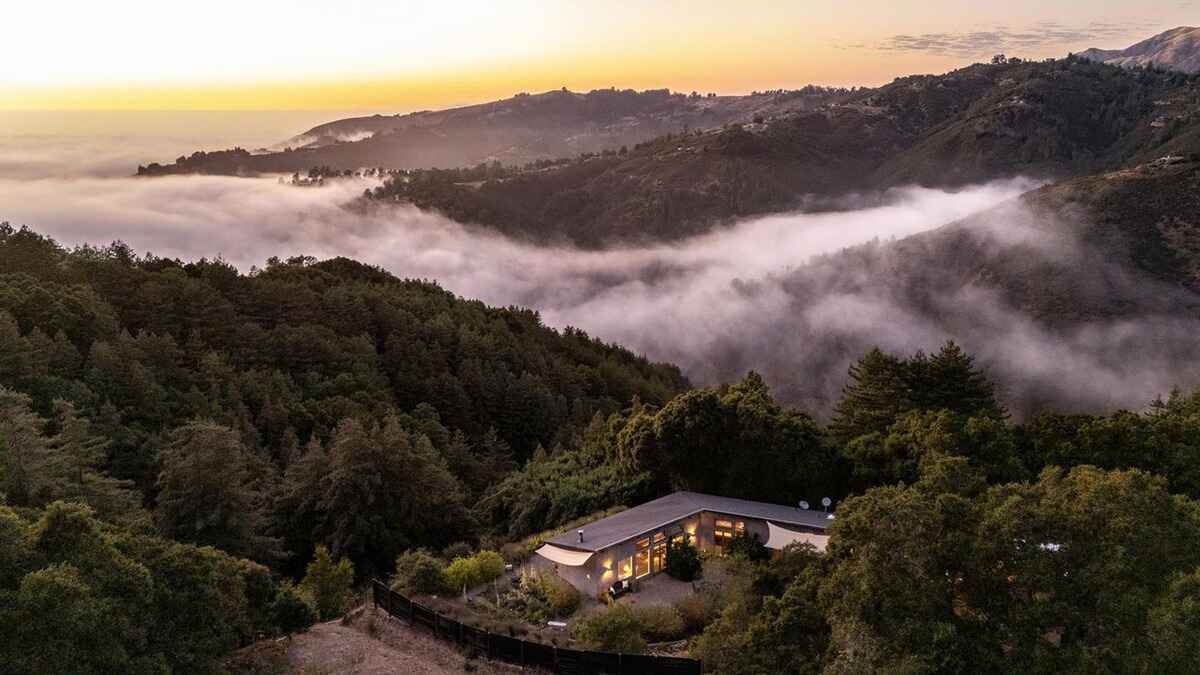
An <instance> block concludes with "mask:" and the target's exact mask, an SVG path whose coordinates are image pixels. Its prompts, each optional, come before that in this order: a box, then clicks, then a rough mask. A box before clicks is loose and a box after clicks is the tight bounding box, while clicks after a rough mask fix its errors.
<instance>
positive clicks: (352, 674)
mask: <svg viewBox="0 0 1200 675" xmlns="http://www.w3.org/2000/svg"><path fill="white" fill-rule="evenodd" d="M351 616H352V617H353V618H352V619H351V620H350V621H348V622H346V621H344V620H337V621H330V622H327V623H321V624H317V625H315V626H313V627H312V628H310V629H309V630H308V631H307V632H305V633H301V634H298V635H295V636H293V637H291V638H290V639H284V640H279V641H269V642H266V643H259V644H257V645H254V646H252V647H249V648H247V649H246V650H243V651H242V652H240V653H239V654H238V655H237V656H236V657H235V658H234V659H233V660H232V661H231V663H230V671H231V672H234V673H240V674H245V675H249V674H250V673H254V674H256V675H258V674H261V675H266V674H268V673H270V674H272V675H275V674H283V673H297V674H300V675H334V674H337V675H342V674H345V675H392V674H394V673H396V674H398V673H404V674H406V675H409V674H410V675H449V674H451V673H454V674H455V675H458V674H460V673H463V672H475V673H480V674H481V675H499V674H501V673H504V674H506V675H512V674H514V673H519V672H525V673H529V672H531V671H529V670H522V669H521V668H519V667H516V666H510V665H507V664H503V663H497V662H492V661H488V660H486V659H484V658H471V659H468V658H467V656H466V655H464V653H463V652H461V651H459V650H458V649H457V647H456V646H455V645H453V644H450V643H447V642H444V641H442V640H439V639H437V638H435V637H434V636H433V635H430V634H429V633H428V632H425V631H422V630H420V629H417V628H411V627H409V626H406V625H404V624H403V623H401V622H399V621H396V620H395V619H392V618H390V617H388V616H387V615H386V614H385V613H383V612H381V611H377V610H375V609H374V608H373V607H370V606H367V607H363V608H360V609H358V610H355V611H354V612H352V613H351Z"/></svg>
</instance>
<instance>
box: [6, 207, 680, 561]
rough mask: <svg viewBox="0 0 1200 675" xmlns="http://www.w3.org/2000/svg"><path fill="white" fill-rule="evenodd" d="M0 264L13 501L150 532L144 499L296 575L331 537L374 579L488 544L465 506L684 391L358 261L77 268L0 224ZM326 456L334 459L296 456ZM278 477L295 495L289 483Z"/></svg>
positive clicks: (81, 256) (190, 535)
mask: <svg viewBox="0 0 1200 675" xmlns="http://www.w3.org/2000/svg"><path fill="white" fill-rule="evenodd" d="M0 270H2V271H3V272H2V273H0V388H2V389H3V390H4V391H5V393H4V394H3V395H2V396H0V405H3V406H4V414H3V415H0V423H3V424H5V425H6V427H5V428H6V429H7V430H8V431H6V432H5V433H6V434H7V436H8V438H10V439H11V441H12V442H11V443H8V444H3V445H0V492H3V493H4V494H5V495H6V499H7V501H8V503H11V504H15V505H19V506H31V507H37V506H42V505H44V504H46V503H48V502H49V501H51V500H54V499H72V500H82V501H86V502H87V503H89V504H91V505H92V506H94V507H95V508H96V509H97V512H98V514H99V515H100V517H102V518H104V519H105V520H110V521H113V522H118V521H119V522H121V523H122V524H131V525H132V524H135V523H136V522H137V521H138V520H140V519H143V518H144V514H143V513H141V512H140V509H139V508H136V507H139V505H140V503H141V502H142V501H143V499H142V494H139V493H138V492H136V491H134V490H132V489H130V488H131V487H133V486H136V488H138V489H140V490H141V492H142V493H144V494H145V495H146V502H147V503H149V504H158V505H159V506H160V507H162V509H161V510H162V513H156V514H155V520H156V521H157V522H158V523H159V525H160V527H162V528H163V531H164V532H165V533H169V534H170V535H171V536H177V537H180V538H182V539H183V540H185V541H191V542H197V543H205V544H209V543H211V544H214V545H217V546H221V547H224V548H226V549H228V550H230V551H232V552H236V553H238V554H239V555H252V556H254V557H256V558H257V559H262V560H268V559H271V558H272V555H273V554H275V553H277V552H279V548H280V546H278V545H276V544H277V542H273V541H270V538H269V537H266V533H267V530H268V528H267V527H266V525H270V528H269V529H270V530H273V534H277V535H279V536H281V537H282V542H278V543H282V544H283V546H282V548H284V549H286V551H287V552H289V553H290V554H291V555H292V557H291V558H289V559H288V560H287V561H286V563H285V564H284V565H283V569H284V570H285V571H288V572H291V573H299V572H300V571H301V570H302V567H303V564H304V563H305V562H306V561H307V559H308V558H309V556H310V555H311V552H312V551H313V550H314V548H315V546H316V545H317V544H326V545H327V546H330V547H331V549H332V550H333V551H334V552H335V553H336V554H338V555H349V556H351V558H352V559H353V560H354V562H355V563H356V564H357V565H358V566H359V569H360V570H361V571H362V572H363V573H372V572H375V571H379V570H383V569H385V567H386V566H388V565H389V564H390V563H391V562H392V561H393V560H395V558H396V556H397V555H399V553H400V552H401V551H403V550H405V549H407V548H410V547H412V546H422V545H423V546H432V547H435V548H439V549H440V548H441V547H442V546H445V545H446V544H449V543H450V542H452V541H455V540H463V539H467V540H470V539H474V538H475V537H476V536H478V534H480V533H479V532H478V531H477V529H476V528H477V525H476V523H475V522H474V521H473V520H472V519H471V518H470V517H469V516H468V514H466V513H465V512H464V511H463V507H462V506H461V505H460V504H458V503H457V502H460V501H464V500H467V499H470V500H474V499H476V498H477V497H479V496H480V494H481V493H482V492H484V491H485V490H486V489H488V488H490V487H491V486H493V485H495V484H496V483H498V482H500V481H501V480H502V478H503V477H504V476H505V475H506V474H508V473H509V472H511V471H512V470H513V469H514V468H515V466H516V464H517V462H521V461H524V460H526V459H527V458H528V457H530V456H531V455H532V454H533V453H534V452H535V451H536V449H537V448H539V447H552V446H554V445H556V444H560V443H571V442H572V441H573V440H574V439H575V438H576V435H577V433H578V431H579V430H580V429H582V428H583V427H584V426H586V425H587V424H588V422H589V420H591V419H592V417H593V416H594V415H596V414H597V413H599V414H601V415H607V414H611V413H614V412H616V411H618V410H620V409H621V407H622V406H624V405H626V404H627V403H628V402H629V401H630V400H631V399H632V398H633V397H634V396H640V397H641V398H643V399H644V400H647V401H653V402H655V403H656V404H661V403H663V402H665V401H666V400H667V399H669V398H670V396H672V395H673V394H674V393H675V392H678V391H680V390H682V389H683V388H685V387H686V386H687V383H686V380H684V379H683V378H682V376H681V375H680V374H679V371H678V369H676V368H674V367H671V366H665V365H657V364H652V363H650V362H648V361H646V360H645V359H642V358H638V357H636V356H634V355H633V354H631V353H629V352H628V351H626V350H623V349H621V348H619V347H615V346H612V345H606V344H603V343H601V342H599V341H596V340H593V339H591V338H590V337H588V336H587V335H585V334H583V333H582V332H580V331H576V330H567V331H563V332H558V331H554V330H551V329H549V328H547V327H545V326H543V325H542V323H541V320H540V317H538V315H537V313H536V312H532V311H526V310H520V309H516V308H511V309H492V308H488V307H486V306H484V305H483V304H481V303H478V302H471V301H465V300H461V299H459V298H457V297H455V296H453V295H452V294H450V293H447V292H446V291H444V290H442V289H440V288H438V287H437V286H436V285H433V284H430V283H425V282H418V281H402V280H399V279H396V278H395V277H392V276H391V275H389V274H387V273H386V272H383V271H382V270H379V269H376V268H372V267H368V266H365V265H361V264H358V263H355V262H352V261H349V260H345V259H335V260H328V261H323V262H318V261H316V260H314V259H312V258H306V257H297V258H293V259H289V260H285V261H284V260H278V259H273V260H271V261H269V262H268V264H267V266H266V267H265V268H264V269H259V270H254V271H253V273H251V274H240V273H238V271H237V270H236V269H234V268H233V267H232V266H230V265H228V264H227V263H224V262H222V261H220V260H198V261H193V262H183V261H177V260H169V259H162V258H156V257H154V256H149V255H147V256H139V255H137V254H135V253H134V252H133V251H131V250H130V249H129V248H128V247H127V246H125V245H123V244H119V243H118V244H114V245H112V246H108V247H104V248H93V247H82V248H79V249H77V250H74V251H68V250H65V249H63V248H62V247H60V246H58V245H57V244H56V243H55V242H53V241H52V240H50V239H48V238H46V237H43V236H41V235H38V234H36V233H34V232H32V231H30V230H28V229H25V228H20V229H17V228H13V227H11V226H9V225H8V224H0ZM57 401H62V402H63V403H61V404H60V403H56V402H57ZM350 421H354V423H356V424H358V425H359V427H360V429H359V431H361V433H356V432H355V430H354V429H345V428H343V427H344V426H345V425H346V424H347V423H348V422H350ZM393 421H394V424H393ZM389 425H390V426H393V427H397V428H399V429H402V430H403V432H404V434H406V435H407V436H408V438H407V439H404V440H400V439H399V438H398V436H399V435H400V434H392V433H390V432H389V431H387V427H389ZM377 428H379V429H383V431H380V432H379V433H375V430H376V429H377ZM218 429H220V430H221V431H219V432H218ZM339 430H341V431H342V433H341V434H340V436H341V438H340V439H338V438H335V436H339V433H338V431H339ZM347 436H349V437H350V438H347ZM193 437H194V438H193ZM210 441H211V442H210ZM351 441H353V443H352V442H351ZM369 443H374V444H377V445H379V446H381V447H382V450H381V452H382V453H387V454H391V453H393V452H400V454H402V455H404V460H403V461H412V462H414V466H415V469H414V474H413V475H412V478H414V479H415V481H414V480H409V481H405V480H399V481H397V480H392V478H393V477H394V476H395V475H397V474H396V472H395V471H391V472H388V471H384V472H382V473H377V474H373V473H370V472H369V470H370V469H371V468H372V465H379V464H381V463H382V464H383V465H384V466H385V467H386V464H387V463H386V462H381V461H379V460H378V458H373V457H370V456H369V454H370V453H367V452H365V451H364V450H363V448H362V446H363V445H364V444H369ZM351 445H354V446H357V448H354V449H352V448H351V447H350V446H351ZM403 445H408V446H409V449H408V450H398V448H400V446H403ZM318 446H319V447H320V448H321V449H322V451H323V452H325V453H326V458H325V459H324V460H323V459H322V458H321V457H320V456H319V455H314V456H312V457H310V460H311V461H308V462H302V461H301V460H302V459H303V458H304V455H305V454H306V453H307V451H311V450H313V449H314V448H315V447H318ZM335 446H337V447H335ZM18 449H19V452H18V451H17V450H18ZM10 450H11V452H9V451H10ZM309 454H311V453H309ZM223 462H224V463H226V466H225V467H223V468H226V469H227V471H221V472H216V473H215V474H211V475H208V474H206V471H204V469H205V467H208V466H212V465H213V464H217V463H223ZM297 464H303V466H295V465H297ZM339 468H343V469H345V470H347V471H348V470H351V469H355V468H360V469H363V470H367V471H368V474H367V475H366V476H363V477H359V478H358V479H356V480H354V479H351V477H350V476H348V475H346V473H345V472H344V471H343V472H339V471H338V469H339ZM280 473H285V474H287V475H288V478H289V480H288V481H287V482H286V484H285V485H280V486H276V485H275V483H276V482H277V476H278V474H280ZM334 473H338V474H339V479H337V480H335V479H333V478H327V479H320V477H321V476H323V475H329V474H334ZM447 474H448V475H449V477H450V478H452V479H453V482H452V481H450V480H448V479H447ZM214 475H215V476H218V477H221V479H222V480H223V481H224V483H225V484H224V485H221V486H218V485H215V484H213V483H212V480H214V478H213V477H212V476H214ZM375 476H387V477H388V481H387V484H386V486H387V489H385V490H383V492H384V493H385V495H386V496H385V498H383V499H381V500H379V501H378V502H371V501H370V500H369V498H368V495H369V494H370V493H373V492H375V491H376V490H375V488H374V486H372V485H370V482H371V481H373V480H376V478H375ZM231 477H232V480H231ZM193 479H194V480H193ZM127 481H132V485H131V484H130V483H129V482H127ZM160 481H162V482H161V483H160ZM455 482H456V483H457V485H455V484H454V483H455ZM218 488H219V489H218ZM160 492H161V493H162V496H161V498H160V495H159V493H160ZM389 509H390V510H389ZM231 513H236V514H238V515H239V518H238V519H234V518H231V517H230V514H231ZM415 513H423V514H424V516H425V517H424V518H416V517H412V516H411V514H415ZM268 514H269V515H270V519H269V520H270V522H269V523H268V522H267V521H266V520H264V519H263V518H260V517H259V516H260V515H268ZM347 514H354V516H353V518H347V517H345V516H346V515H347ZM440 514H445V517H444V518H441V517H439V516H440ZM537 529H541V525H540V524H539V526H538V528H537ZM376 544H378V548H376Z"/></svg>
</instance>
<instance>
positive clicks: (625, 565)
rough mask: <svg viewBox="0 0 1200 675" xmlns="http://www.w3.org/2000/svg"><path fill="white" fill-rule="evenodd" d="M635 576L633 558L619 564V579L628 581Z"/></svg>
mask: <svg viewBox="0 0 1200 675" xmlns="http://www.w3.org/2000/svg"><path fill="white" fill-rule="evenodd" d="M632 576H633V556H630V557H628V558H625V559H624V560H622V561H621V562H619V563H617V579H628V578H629V577H632Z"/></svg>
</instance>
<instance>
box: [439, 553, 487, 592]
mask: <svg viewBox="0 0 1200 675" xmlns="http://www.w3.org/2000/svg"><path fill="white" fill-rule="evenodd" d="M478 578H479V568H478V567H477V566H476V565H475V560H474V559H473V558H455V559H454V560H453V561H452V562H451V563H450V564H449V565H447V566H446V569H445V570H443V571H442V579H443V583H444V584H445V586H446V589H447V590H449V591H450V592H452V593H462V592H463V590H464V589H467V588H471V587H472V586H474V585H475V580H476V579H478Z"/></svg>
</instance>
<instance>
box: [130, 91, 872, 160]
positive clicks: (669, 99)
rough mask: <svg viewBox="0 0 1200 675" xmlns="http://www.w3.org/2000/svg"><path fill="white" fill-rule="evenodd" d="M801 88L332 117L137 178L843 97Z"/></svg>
mask: <svg viewBox="0 0 1200 675" xmlns="http://www.w3.org/2000/svg"><path fill="white" fill-rule="evenodd" d="M848 93H849V91H848V90H845V89H830V88H824V87H811V86H810V87H805V88H803V89H798V90H794V91H772V92H765V93H760V92H755V93H754V94H751V95H748V96H717V95H715V94H708V95H701V94H699V93H697V92H692V93H691V94H681V93H672V92H670V91H667V90H665V89H657V90H648V91H640V92H639V91H634V90H632V89H623V90H617V89H596V90H593V91H589V92H587V93H578V92H572V91H567V90H566V89H565V88H564V89H563V90H561V91H549V92H545V93H541V94H533V95H531V94H526V93H522V94H517V95H516V96H513V97H512V98H507V99H503V100H500V101H493V102H491V103H482V104H479V105H472V106H464V107H461V108H450V109H448V110H434V111H428V110H427V111H421V112H415V113H410V114H407V115H373V116H371V117H352V118H348V119H343V120H335V121H333V122H328V123H326V124H322V125H319V126H316V127H314V128H312V129H309V130H308V131H306V132H304V133H301V134H299V135H297V136H296V137H294V138H292V139H291V140H289V141H286V147H284V148H283V149H282V150H281V151H277V152H265V151H258V152H253V153H252V152H250V151H248V150H245V149H241V148H235V149H232V150H219V151H215V152H205V151H196V152H194V153H192V154H190V155H187V156H184V157H180V158H178V159H177V160H176V161H175V162H174V163H173V164H160V163H157V162H154V163H150V164H148V165H147V166H142V167H139V168H138V174H139V175H151V176H154V175H165V174H188V173H204V174H226V175H252V174H257V173H279V172H282V173H293V172H295V171H304V170H307V169H308V168H310V167H314V166H324V167H330V168H332V169H334V170H337V171H343V170H356V169H361V168H363V167H385V168H387V169H411V168H432V167H440V168H445V169H454V168H463V167H470V166H475V165H477V164H480V163H485V164H491V163H495V162H499V163H503V164H506V165H512V166H521V165H524V164H526V163H529V162H536V161H541V160H553V159H557V158H559V157H573V156H576V155H578V154H580V153H593V152H601V151H603V150H610V149H611V150H616V149H617V148H619V147H621V146H622V145H633V144H635V143H639V142H642V141H645V140H649V139H651V138H654V137H656V136H661V135H663V134H666V133H678V132H680V131H683V130H686V129H700V128H704V129H707V128H710V127H714V126H720V125H722V124H725V123H727V122H734V121H739V122H740V121H746V122H749V121H751V120H753V119H754V118H755V117H757V116H761V115H765V114H771V113H772V112H774V111H778V110H782V109H806V108H810V107H815V106H819V105H821V104H823V103H826V102H828V101H831V100H835V99H837V98H839V97H841V96H844V95H846V94H848Z"/></svg>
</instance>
